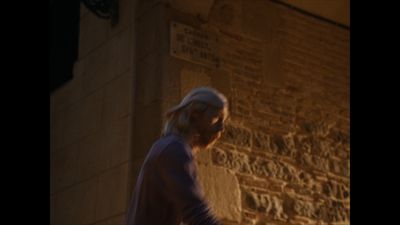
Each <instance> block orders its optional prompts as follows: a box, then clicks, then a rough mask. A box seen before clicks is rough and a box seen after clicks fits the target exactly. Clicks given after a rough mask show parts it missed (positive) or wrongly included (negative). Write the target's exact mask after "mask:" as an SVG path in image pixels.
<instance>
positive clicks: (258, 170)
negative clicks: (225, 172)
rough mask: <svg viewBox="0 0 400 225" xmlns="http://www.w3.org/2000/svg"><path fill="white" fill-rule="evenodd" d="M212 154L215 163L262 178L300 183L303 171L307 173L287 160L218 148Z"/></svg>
mask: <svg viewBox="0 0 400 225" xmlns="http://www.w3.org/2000/svg"><path fill="white" fill-rule="evenodd" d="M211 154H212V160H213V163H214V164H215V165H219V166H223V167H225V168H228V169H231V170H233V171H234V172H238V173H243V174H248V175H252V176H257V177H260V178H263V177H267V178H273V179H279V180H282V181H286V182H290V183H295V184H299V183H300V182H301V178H300V174H301V172H302V173H305V172H304V171H301V170H299V169H298V168H296V167H294V166H292V165H290V164H288V163H286V162H282V161H278V160H271V159H268V158H264V157H259V156H252V155H248V154H245V153H242V152H236V151H228V150H222V149H219V148H216V149H215V150H213V151H212V152H211Z"/></svg>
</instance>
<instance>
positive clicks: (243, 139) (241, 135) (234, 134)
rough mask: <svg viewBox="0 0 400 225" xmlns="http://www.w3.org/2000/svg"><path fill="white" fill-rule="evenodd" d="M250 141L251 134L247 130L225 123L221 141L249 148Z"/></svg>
mask: <svg viewBox="0 0 400 225" xmlns="http://www.w3.org/2000/svg"><path fill="white" fill-rule="evenodd" d="M251 139H252V133H251V132H250V131H249V130H248V129H247V128H244V127H239V126H236V125H234V124H230V123H227V124H226V125H225V130H224V133H223V134H222V138H221V141H223V142H228V143H232V144H234V145H239V146H242V147H247V148H250V147H251V146H252V145H251Z"/></svg>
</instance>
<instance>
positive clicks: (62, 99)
mask: <svg viewBox="0 0 400 225" xmlns="http://www.w3.org/2000/svg"><path fill="white" fill-rule="evenodd" d="M82 97H83V79H82V77H80V76H74V77H73V78H72V80H70V81H68V82H67V83H65V84H64V85H63V86H61V87H60V88H58V89H56V90H55V91H54V92H53V93H52V94H51V96H50V104H51V105H52V107H54V110H55V111H60V110H63V109H66V108H67V107H69V106H71V105H72V104H74V103H76V102H78V101H79V100H80V99H81V98H82Z"/></svg>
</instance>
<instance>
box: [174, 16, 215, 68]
mask: <svg viewBox="0 0 400 225" xmlns="http://www.w3.org/2000/svg"><path fill="white" fill-rule="evenodd" d="M170 31H171V32H170V34H171V38H170V41H171V42H170V44H171V45H170V54H171V55H172V56H174V57H177V58H180V59H184V60H188V61H190V62H194V63H199V64H202V65H205V66H209V67H213V68H215V67H218V65H219V57H218V55H217V42H218V39H217V37H216V36H215V35H214V34H211V33H208V32H205V31H202V30H199V29H195V28H193V27H190V26H187V25H184V24H180V23H176V22H172V23H171V30H170Z"/></svg>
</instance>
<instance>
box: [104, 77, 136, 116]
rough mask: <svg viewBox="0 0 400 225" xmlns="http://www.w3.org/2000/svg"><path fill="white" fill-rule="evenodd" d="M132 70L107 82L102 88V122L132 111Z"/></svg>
mask: <svg viewBox="0 0 400 225" xmlns="http://www.w3.org/2000/svg"><path fill="white" fill-rule="evenodd" d="M132 89H133V71H132V70H129V71H128V72H126V73H124V75H122V76H121V77H118V78H117V79H115V80H113V81H112V82H110V83H108V84H107V85H106V86H105V88H104V105H103V106H104V108H103V118H102V119H103V123H111V122H112V121H115V120H118V119H120V118H122V117H125V116H127V115H128V114H130V113H131V112H132V110H131V108H132V104H133V90H132Z"/></svg>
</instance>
